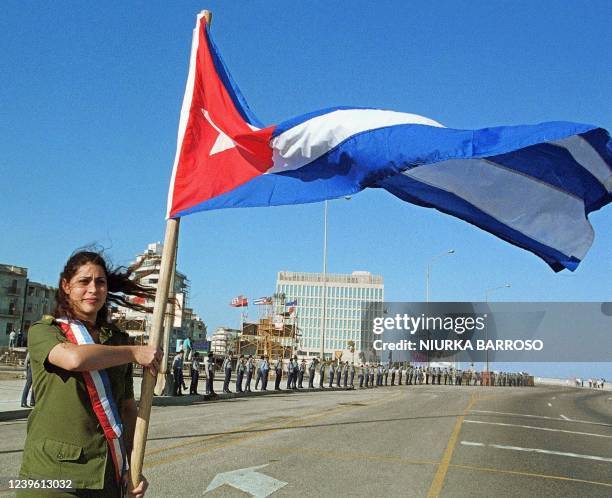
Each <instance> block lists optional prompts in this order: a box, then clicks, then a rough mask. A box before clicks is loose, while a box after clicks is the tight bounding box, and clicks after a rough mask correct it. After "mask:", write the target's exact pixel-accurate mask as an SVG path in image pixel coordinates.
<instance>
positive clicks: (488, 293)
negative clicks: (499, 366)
mask: <svg viewBox="0 0 612 498" xmlns="http://www.w3.org/2000/svg"><path fill="white" fill-rule="evenodd" d="M510 287H511V285H510V284H504V285H500V286H498V287H493V288H492V289H487V290H486V291H485V303H488V302H489V296H490V295H491V294H493V292H495V291H497V290H499V289H509V288H510ZM488 342H489V327H488V326H487V324H486V322H485V344H488ZM485 355H486V362H487V370H486V372H487V379H488V380H487V382H488V383H490V382H491V377H490V376H489V348H488V347H487V348H486V350H485Z"/></svg>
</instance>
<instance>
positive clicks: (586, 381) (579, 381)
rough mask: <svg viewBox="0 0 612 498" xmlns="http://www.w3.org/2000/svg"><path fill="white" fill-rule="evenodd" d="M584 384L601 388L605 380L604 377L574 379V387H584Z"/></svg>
mask: <svg viewBox="0 0 612 498" xmlns="http://www.w3.org/2000/svg"><path fill="white" fill-rule="evenodd" d="M585 384H588V385H589V388H590V389H603V388H604V386H605V384H606V381H605V379H603V378H601V379H580V378H577V379H576V387H585Z"/></svg>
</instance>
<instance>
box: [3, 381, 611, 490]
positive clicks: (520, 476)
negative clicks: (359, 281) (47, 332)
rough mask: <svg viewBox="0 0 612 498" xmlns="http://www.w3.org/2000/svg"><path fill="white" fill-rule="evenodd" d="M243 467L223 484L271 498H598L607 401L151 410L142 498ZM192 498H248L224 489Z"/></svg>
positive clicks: (362, 395) (201, 485) (469, 393)
mask: <svg viewBox="0 0 612 498" xmlns="http://www.w3.org/2000/svg"><path fill="white" fill-rule="evenodd" d="M566 419H568V420H566ZM24 432H25V423H24V422H23V421H14V422H5V423H1V424H0V475H1V476H15V475H16V474H17V471H18V468H19V464H20V460H21V449H22V448H23V438H24ZM248 467H259V468H257V469H254V471H252V472H251V473H250V474H249V473H247V474H246V475H244V476H242V477H240V476H239V477H238V478H236V477H235V476H234V479H235V480H234V481H233V482H235V483H238V485H240V483H242V485H245V486H250V485H251V484H249V483H248V482H247V481H249V480H250V481H251V483H253V482H255V480H256V479H258V480H257V481H256V485H258V486H260V489H262V488H264V487H265V486H271V487H270V488H269V489H270V490H274V489H276V488H278V489H277V490H276V491H275V492H274V493H273V494H272V496H273V497H277V496H278V497H283V496H298V495H299V496H369V497H372V496H384V497H395V496H402V497H406V496H418V497H427V496H443V497H457V496H522V497H526V496H538V497H545V496H555V497H559V496H611V495H612V399H611V394H610V393H609V392H597V391H583V390H575V389H567V388H544V387H538V388H480V387H465V386H463V387H454V386H417V387H413V386H409V387H407V386H402V387H388V388H378V389H373V390H362V391H359V390H357V391H347V392H323V393H307V392H304V393H299V394H291V393H281V394H274V395H270V396H266V397H257V398H237V399H234V400H227V401H222V402H216V403H203V404H199V405H193V406H183V407H155V408H154V409H153V417H152V423H151V428H150V433H149V442H148V444H147V455H146V460H145V469H144V472H145V475H146V476H147V477H148V479H149V481H150V482H151V492H150V493H149V494H148V496H152V497H157V496H159V497H171V496H172V497H173V496H203V495H204V492H205V490H206V489H207V487H208V486H209V485H211V483H212V482H213V479H214V478H215V476H217V475H218V474H220V473H225V472H230V471H235V470H238V469H244V468H248ZM265 476H269V477H268V478H266V477H265ZM269 478H273V479H274V480H272V479H269ZM217 482H219V481H217ZM253 485H255V484H253ZM205 496H207V497H208V496H210V497H220V496H228V497H234V496H236V497H241V496H249V494H247V493H244V492H243V491H239V490H238V489H236V488H234V487H232V486H230V485H228V484H224V485H220V486H219V487H216V488H215V489H212V490H210V491H208V492H207V493H206V494H205Z"/></svg>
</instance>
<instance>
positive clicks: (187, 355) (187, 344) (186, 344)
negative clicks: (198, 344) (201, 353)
mask: <svg viewBox="0 0 612 498" xmlns="http://www.w3.org/2000/svg"><path fill="white" fill-rule="evenodd" d="M183 351H184V352H185V356H183V361H190V360H191V353H192V350H191V339H189V337H185V339H184V340H183Z"/></svg>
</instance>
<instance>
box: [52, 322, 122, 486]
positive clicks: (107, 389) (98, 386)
mask: <svg viewBox="0 0 612 498" xmlns="http://www.w3.org/2000/svg"><path fill="white" fill-rule="evenodd" d="M56 322H58V323H59V325H60V327H61V329H62V330H63V331H64V333H65V335H66V338H67V339H68V340H69V341H70V342H71V343H73V344H78V345H82V344H95V341H94V340H93V338H92V337H91V334H90V333H89V331H88V330H87V327H85V325H83V324H82V323H81V322H79V321H77V320H68V319H66V318H58V319H56ZM81 373H82V374H83V378H84V379H85V385H86V386H87V392H88V394H89V399H90V401H91V405H92V407H93V411H94V413H95V415H96V418H97V419H98V422H100V426H101V427H102V430H103V431H104V437H105V438H106V441H107V442H108V447H109V448H110V452H111V455H112V458H113V463H114V467H115V478H116V479H117V482H120V481H121V477H122V475H123V473H124V472H125V471H127V470H128V468H129V464H128V461H127V455H126V451H125V446H124V444H123V438H122V434H123V424H122V423H121V419H120V418H119V411H118V410H117V405H116V404H115V400H114V398H113V393H112V390H111V385H110V380H109V378H108V374H107V373H106V371H105V370H90V371H88V372H81Z"/></svg>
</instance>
